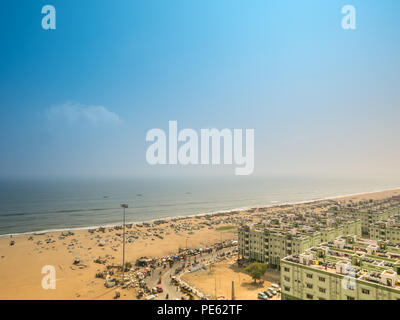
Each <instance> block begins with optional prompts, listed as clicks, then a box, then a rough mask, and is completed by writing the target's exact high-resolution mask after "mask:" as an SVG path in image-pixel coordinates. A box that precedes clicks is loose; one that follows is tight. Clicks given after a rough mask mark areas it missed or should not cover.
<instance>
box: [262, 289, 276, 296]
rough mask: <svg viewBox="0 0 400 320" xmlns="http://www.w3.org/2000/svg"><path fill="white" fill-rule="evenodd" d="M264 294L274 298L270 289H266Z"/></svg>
mask: <svg viewBox="0 0 400 320" xmlns="http://www.w3.org/2000/svg"><path fill="white" fill-rule="evenodd" d="M264 294H265V295H266V296H267V297H268V298H272V297H273V296H274V295H273V294H272V293H271V292H269V291H268V290H265V291H264Z"/></svg>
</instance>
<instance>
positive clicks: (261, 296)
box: [257, 292, 268, 300]
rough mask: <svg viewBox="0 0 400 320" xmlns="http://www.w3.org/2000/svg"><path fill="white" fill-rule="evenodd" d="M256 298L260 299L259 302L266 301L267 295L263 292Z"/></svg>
mask: <svg viewBox="0 0 400 320" xmlns="http://www.w3.org/2000/svg"><path fill="white" fill-rule="evenodd" d="M257 296H258V299H260V300H267V299H268V297H267V295H266V294H265V293H264V292H259V293H258V295H257Z"/></svg>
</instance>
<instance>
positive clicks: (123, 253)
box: [121, 203, 128, 284]
mask: <svg viewBox="0 0 400 320" xmlns="http://www.w3.org/2000/svg"><path fill="white" fill-rule="evenodd" d="M121 208H123V209H124V219H123V232H122V284H124V281H125V278H124V274H125V209H126V208H128V205H127V204H126V203H123V204H121Z"/></svg>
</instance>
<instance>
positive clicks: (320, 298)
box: [318, 297, 326, 300]
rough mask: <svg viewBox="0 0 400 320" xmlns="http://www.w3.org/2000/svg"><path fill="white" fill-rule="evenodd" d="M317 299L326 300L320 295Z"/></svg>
mask: <svg viewBox="0 0 400 320" xmlns="http://www.w3.org/2000/svg"><path fill="white" fill-rule="evenodd" d="M318 299H319V300H326V299H325V298H322V297H319V298H318Z"/></svg>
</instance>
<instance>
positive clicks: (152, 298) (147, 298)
mask: <svg viewBox="0 0 400 320" xmlns="http://www.w3.org/2000/svg"><path fill="white" fill-rule="evenodd" d="M156 297H157V296H156V295H154V294H151V295H149V296H147V297H146V300H154V299H155V298H156Z"/></svg>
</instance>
